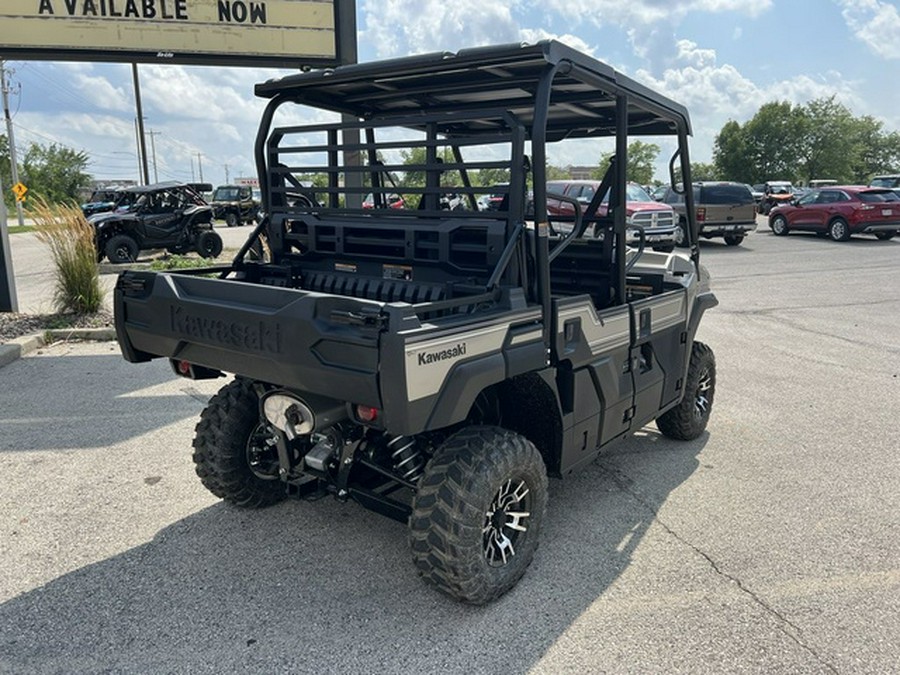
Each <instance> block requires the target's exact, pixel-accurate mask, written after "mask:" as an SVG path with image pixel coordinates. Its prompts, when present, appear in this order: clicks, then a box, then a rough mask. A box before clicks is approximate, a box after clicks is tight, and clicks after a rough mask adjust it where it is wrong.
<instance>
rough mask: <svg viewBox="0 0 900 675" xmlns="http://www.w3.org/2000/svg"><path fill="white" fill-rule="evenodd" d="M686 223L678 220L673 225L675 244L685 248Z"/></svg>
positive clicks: (686, 240) (686, 239)
mask: <svg viewBox="0 0 900 675" xmlns="http://www.w3.org/2000/svg"><path fill="white" fill-rule="evenodd" d="M687 242H688V237H687V223H684V222H679V223H678V225H676V226H675V245H676V246H678V247H679V248H687V245H688V243H687Z"/></svg>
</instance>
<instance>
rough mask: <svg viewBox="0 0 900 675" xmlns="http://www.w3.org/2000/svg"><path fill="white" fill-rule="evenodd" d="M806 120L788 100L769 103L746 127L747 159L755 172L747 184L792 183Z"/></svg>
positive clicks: (745, 145) (745, 144)
mask: <svg viewBox="0 0 900 675" xmlns="http://www.w3.org/2000/svg"><path fill="white" fill-rule="evenodd" d="M802 130H803V119H802V117H801V113H800V112H799V110H798V109H797V108H795V107H794V106H792V105H791V104H790V103H789V102H787V101H782V102H776V103H766V104H765V105H763V106H762V107H761V108H760V109H759V111H758V112H757V113H756V115H754V116H753V119H751V120H750V121H749V122H747V124H746V125H745V126H744V147H745V148H746V159H747V161H748V164H749V166H750V167H752V173H751V175H750V178H752V180H747V181H745V182H748V183H760V182H762V181H765V180H792V179H794V177H795V176H796V175H797V173H798V171H799V169H798V165H799V162H798V160H797V155H798V152H797V146H798V144H799V143H800V141H799V138H798V137H799V135H800V134H801V133H802Z"/></svg>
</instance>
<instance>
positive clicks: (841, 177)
mask: <svg viewBox="0 0 900 675" xmlns="http://www.w3.org/2000/svg"><path fill="white" fill-rule="evenodd" d="M713 164H714V166H715V168H716V170H717V172H718V175H719V176H720V177H722V178H726V179H730V180H738V181H743V182H745V183H761V182H763V181H766V180H772V179H790V180H794V181H799V182H802V183H805V182H808V181H809V180H811V179H815V178H833V179H835V180H838V181H840V182H847V183H867V182H868V181H869V179H870V178H871V177H872V175H873V174H876V173H890V172H893V171H896V170H897V167H898V165H900V134H898V133H897V132H891V133H886V132H885V131H884V130H883V128H882V123H881V122H879V121H878V120H876V119H874V118H872V117H868V116H866V117H854V116H853V114H852V113H851V112H850V110H849V109H848V108H847V107H846V106H844V105H842V104H840V103H838V102H837V101H835V98H834V97H833V96H832V97H829V98H821V99H815V100H813V101H810V102H808V103H807V104H805V105H798V106H793V105H791V104H790V103H787V102H781V103H777V102H775V103H766V104H765V105H763V106H762V107H761V108H760V109H759V110H758V111H757V113H756V115H754V116H753V118H752V119H751V120H749V121H748V122H747V123H746V124H744V125H743V126H742V125H740V124H738V123H737V122H735V121H733V120H732V121H729V122H727V123H726V124H725V126H723V127H722V129H721V131H720V132H719V134H718V135H717V136H716V140H715V146H714V149H713Z"/></svg>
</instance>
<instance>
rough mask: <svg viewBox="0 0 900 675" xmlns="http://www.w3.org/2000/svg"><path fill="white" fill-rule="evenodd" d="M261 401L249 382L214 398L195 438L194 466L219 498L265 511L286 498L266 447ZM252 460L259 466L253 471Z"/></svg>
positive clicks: (227, 387)
mask: <svg viewBox="0 0 900 675" xmlns="http://www.w3.org/2000/svg"><path fill="white" fill-rule="evenodd" d="M265 437H266V432H265V429H264V427H263V426H262V425H261V424H260V420H259V399H258V398H257V396H256V392H254V391H253V387H252V385H251V383H250V382H249V381H248V380H245V379H240V378H239V379H235V380H234V381H233V382H231V383H230V384H227V385H225V386H224V387H222V388H221V389H220V390H219V392H218V393H217V394H216V395H215V396H213V397H212V398H211V399H210V401H209V404H208V405H207V406H206V409H205V410H204V411H203V412H202V413H201V415H200V422H199V423H198V424H197V428H196V430H195V436H194V464H195V469H196V471H197V475H198V476H200V482H202V483H203V485H204V487H206V489H207V490H209V491H210V492H212V493H213V494H214V495H216V497H221V498H222V499H224V500H225V501H227V502H231V503H232V504H235V505H237V506H242V507H245V508H262V507H264V506H271V505H272V504H275V503H276V502H280V501H281V500H282V499H284V498H285V496H286V494H287V493H286V490H285V485H284V483H282V482H281V481H280V480H278V469H277V461H276V462H274V463H273V462H271V461H268V462H267V461H266V459H265V456H266V455H267V454H270V453H271V452H272V449H271V447H268V446H265V443H264V438H265ZM251 461H253V462H254V464H255V466H251Z"/></svg>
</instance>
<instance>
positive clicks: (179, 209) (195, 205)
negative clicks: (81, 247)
mask: <svg viewBox="0 0 900 675" xmlns="http://www.w3.org/2000/svg"><path fill="white" fill-rule="evenodd" d="M121 192H122V197H121V201H120V202H119V205H118V207H117V208H116V209H115V210H114V211H112V212H108V213H101V214H98V215H95V216H92V217H91V218H90V219H89V222H90V223H92V224H93V225H94V228H95V229H96V243H97V259H98V260H102V259H103V257H104V256H105V257H106V258H108V259H109V261H110V262H112V263H125V262H130V261H133V260H135V259H136V258H137V256H138V253H139V252H140V251H146V250H149V249H158V248H164V249H166V250H168V251H169V252H170V253H187V252H189V251H196V252H197V253H199V254H200V255H201V256H203V257H204V258H215V257H216V256H218V255H219V254H220V253H221V252H222V238H221V237H220V236H219V234H218V233H217V232H215V231H214V230H213V225H212V219H213V216H212V209H211V208H210V206H209V204H207V203H206V202H205V201H204V200H203V198H202V197H201V196H200V195H199V194H198V193H197V192H195V191H194V190H193V189H192V188H190V187H188V186H187V185H185V184H183V183H176V182H169V183H156V184H154V185H144V186H139V187H132V188H127V189H125V190H122V191H121Z"/></svg>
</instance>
